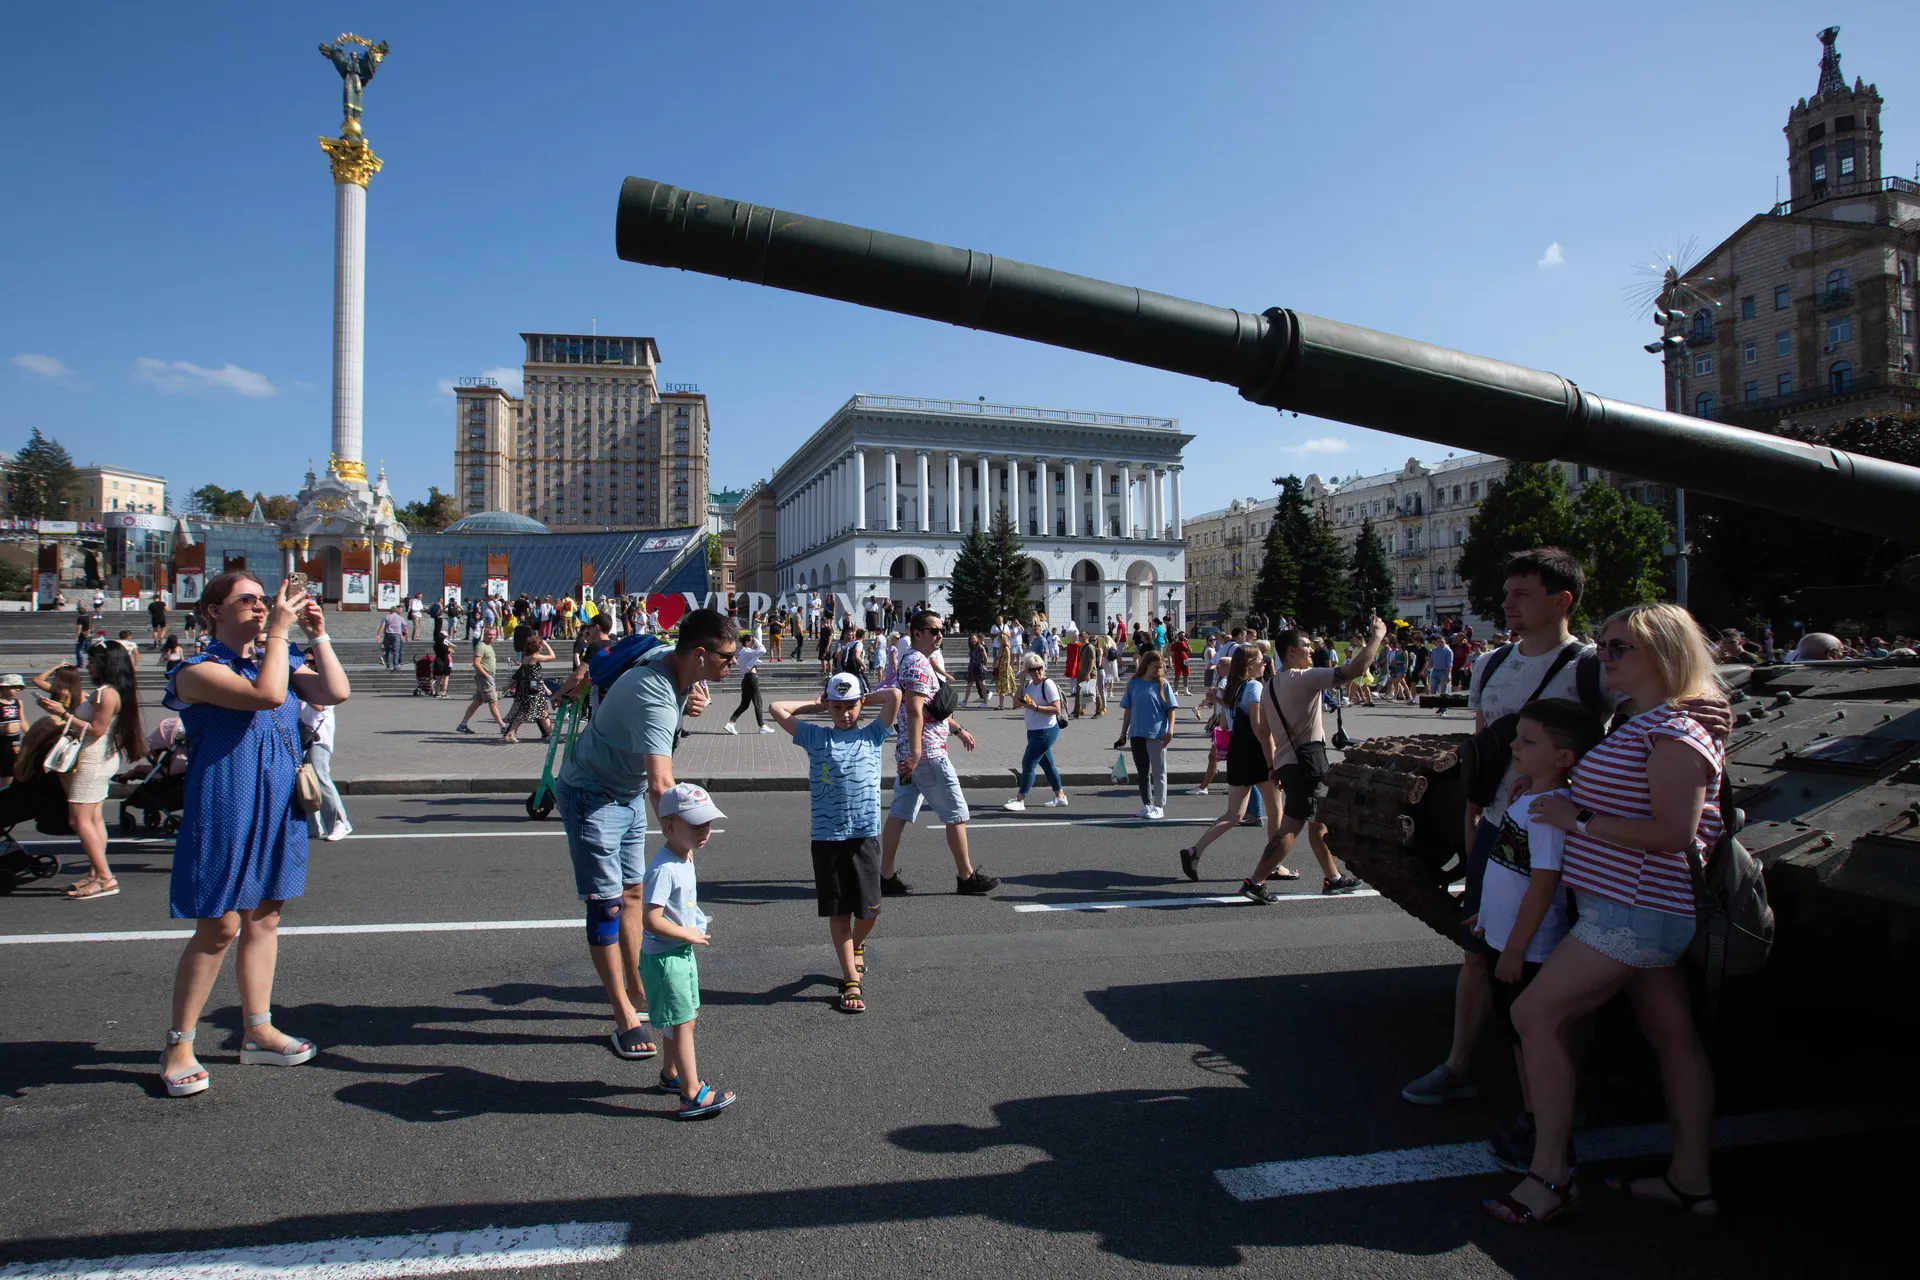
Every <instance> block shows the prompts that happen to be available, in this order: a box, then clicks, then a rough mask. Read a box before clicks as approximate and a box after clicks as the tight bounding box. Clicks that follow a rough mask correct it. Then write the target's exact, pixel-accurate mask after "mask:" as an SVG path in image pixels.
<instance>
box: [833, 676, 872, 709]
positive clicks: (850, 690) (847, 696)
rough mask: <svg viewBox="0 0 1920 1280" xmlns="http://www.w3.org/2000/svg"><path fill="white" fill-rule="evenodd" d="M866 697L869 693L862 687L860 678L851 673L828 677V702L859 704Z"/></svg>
mask: <svg viewBox="0 0 1920 1280" xmlns="http://www.w3.org/2000/svg"><path fill="white" fill-rule="evenodd" d="M866 696H867V691H866V690H865V689H863V688H861V687H860V677H859V676H856V675H854V674H853V673H852V672H851V671H842V672H841V673H840V674H839V675H836V676H829V677H827V701H828V702H858V701H860V699H862V698H864V697H866Z"/></svg>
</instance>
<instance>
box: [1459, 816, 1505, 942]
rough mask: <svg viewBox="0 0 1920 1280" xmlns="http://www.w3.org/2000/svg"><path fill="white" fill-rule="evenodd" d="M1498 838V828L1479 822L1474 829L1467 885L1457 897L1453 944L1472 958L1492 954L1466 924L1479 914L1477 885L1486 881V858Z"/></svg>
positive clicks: (1488, 823)
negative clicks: (1454, 942)
mask: <svg viewBox="0 0 1920 1280" xmlns="http://www.w3.org/2000/svg"><path fill="white" fill-rule="evenodd" d="M1499 838H1500V828H1499V827H1497V826H1495V825H1494V824H1493V823H1491V822H1488V821H1487V820H1486V819H1485V818H1482V819H1480V822H1479V825H1478V826H1476V827H1474V829H1473V847H1472V848H1471V849H1468V850H1467V865H1466V872H1467V875H1466V882H1465V883H1464V884H1463V885H1462V886H1461V887H1462V890H1463V892H1462V893H1461V894H1460V931H1459V933H1458V934H1456V935H1455V937H1454V941H1456V942H1458V943H1459V944H1460V947H1461V949H1462V950H1464V951H1470V952H1472V953H1473V954H1475V955H1482V956H1490V955H1492V954H1494V951H1493V948H1492V947H1490V946H1488V945H1487V940H1486V939H1485V938H1483V937H1481V936H1480V935H1479V934H1477V933H1475V932H1474V931H1473V930H1472V929H1470V928H1468V927H1467V920H1468V918H1469V917H1472V916H1477V915H1479V914H1480V885H1481V883H1482V882H1483V881H1484V880H1485V879H1486V877H1487V855H1488V854H1490V853H1492V852H1493V842H1494V841H1495V840H1498V839H1499Z"/></svg>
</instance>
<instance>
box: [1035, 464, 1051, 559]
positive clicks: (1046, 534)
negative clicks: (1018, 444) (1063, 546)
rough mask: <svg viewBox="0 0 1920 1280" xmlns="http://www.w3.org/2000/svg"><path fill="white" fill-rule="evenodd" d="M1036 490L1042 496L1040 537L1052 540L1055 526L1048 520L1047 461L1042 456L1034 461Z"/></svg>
mask: <svg viewBox="0 0 1920 1280" xmlns="http://www.w3.org/2000/svg"><path fill="white" fill-rule="evenodd" d="M1033 474H1034V479H1035V482H1036V483H1035V484H1034V486H1033V487H1034V489H1035V490H1036V491H1037V492H1038V493H1039V495H1040V536H1041V537H1043V538H1051V537H1052V536H1053V525H1052V524H1051V523H1049V522H1048V520H1047V459H1046V455H1044V454H1042V455H1040V456H1038V457H1035V458H1034V460H1033Z"/></svg>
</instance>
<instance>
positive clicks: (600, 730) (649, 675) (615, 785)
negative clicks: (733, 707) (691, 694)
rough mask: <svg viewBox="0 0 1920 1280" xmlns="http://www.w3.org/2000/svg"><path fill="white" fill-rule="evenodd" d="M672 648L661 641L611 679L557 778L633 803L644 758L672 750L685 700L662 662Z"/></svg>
mask: <svg viewBox="0 0 1920 1280" xmlns="http://www.w3.org/2000/svg"><path fill="white" fill-rule="evenodd" d="M672 652H673V649H672V647H671V646H668V645H662V646H661V647H660V648H658V649H655V650H653V651H652V652H650V653H648V654H646V655H645V656H644V657H642V658H641V659H640V661H638V662H636V663H634V664H633V667H632V669H631V670H629V671H628V672H627V673H626V674H625V675H623V676H621V677H620V678H619V679H618V680H615V681H614V682H613V687H612V688H611V689H608V690H607V694H606V696H605V697H604V698H602V699H601V700H600V704H599V705H598V706H597V707H595V708H594V712H593V719H592V720H589V721H588V722H587V727H586V730H585V732H583V733H581V735H580V737H579V738H578V739H577V740H576V741H575V742H574V744H573V758H572V759H571V760H569V761H567V767H566V769H565V770H564V771H563V772H562V773H561V775H560V780H561V781H562V782H565V783H566V784H567V785H568V786H570V787H575V788H577V789H579V790H582V791H597V792H599V793H601V794H602V795H605V796H608V797H610V798H612V799H614V800H618V801H619V802H620V803H622V804H631V803H633V798H634V797H635V796H637V795H639V794H640V793H641V792H642V791H645V790H646V789H647V761H646V757H648V756H671V755H672V754H673V735H674V734H675V732H677V731H678V730H679V728H680V711H681V708H683V707H685V706H686V704H687V699H686V695H684V694H682V693H681V692H680V688H679V686H678V685H676V684H675V683H674V680H673V670H672V668H670V667H668V666H667V664H666V660H667V657H668V656H669V655H670V654H672Z"/></svg>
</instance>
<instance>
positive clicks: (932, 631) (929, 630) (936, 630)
mask: <svg viewBox="0 0 1920 1280" xmlns="http://www.w3.org/2000/svg"><path fill="white" fill-rule="evenodd" d="M914 630H915V631H916V632H924V633H926V634H928V635H936V636H941V635H945V634H946V633H947V629H946V628H945V627H915V628H914Z"/></svg>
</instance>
